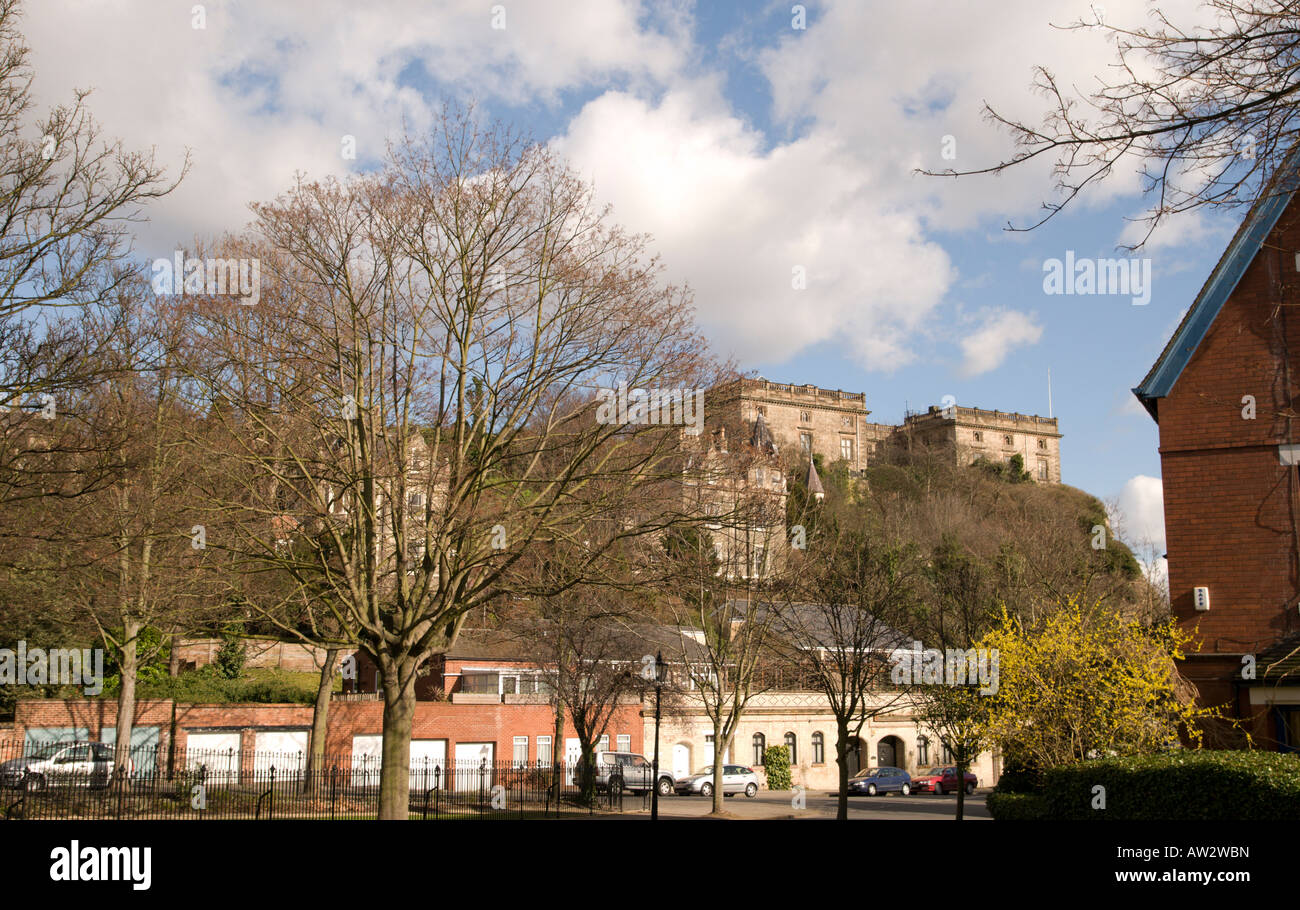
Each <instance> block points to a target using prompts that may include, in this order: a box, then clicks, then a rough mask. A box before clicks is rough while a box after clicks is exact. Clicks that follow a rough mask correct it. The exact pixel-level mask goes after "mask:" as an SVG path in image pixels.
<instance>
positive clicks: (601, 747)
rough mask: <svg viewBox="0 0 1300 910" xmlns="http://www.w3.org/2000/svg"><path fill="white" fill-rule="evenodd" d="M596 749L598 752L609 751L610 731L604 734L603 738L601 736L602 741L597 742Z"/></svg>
mask: <svg viewBox="0 0 1300 910" xmlns="http://www.w3.org/2000/svg"><path fill="white" fill-rule="evenodd" d="M596 751H597V752H608V751H609V734H608V733H606V734H604V735H603V736H601V738H600V742H598V743H597V744H596Z"/></svg>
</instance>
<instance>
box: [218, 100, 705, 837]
mask: <svg viewBox="0 0 1300 910" xmlns="http://www.w3.org/2000/svg"><path fill="white" fill-rule="evenodd" d="M255 211H256V216H257V217H256V222H255V225H254V238H255V240H254V241H250V242H249V243H248V244H247V245H246V247H245V249H246V251H247V255H253V256H257V257H258V258H259V260H260V261H261V273H262V275H263V277H264V279H268V277H269V280H268V281H267V285H269V286H266V285H264V287H263V289H262V293H261V298H260V302H259V304H258V305H257V306H253V307H242V306H240V305H239V304H238V303H227V305H226V306H224V307H223V306H220V305H217V306H213V307H211V308H205V309H204V311H203V314H204V316H203V318H204V320H205V325H204V328H203V330H202V332H201V338H200V340H199V342H198V344H197V346H196V363H198V364H199V365H198V366H196V368H195V370H196V375H198V376H200V377H201V379H202V382H203V383H204V385H205V387H206V392H207V395H208V397H209V399H210V400H211V401H212V402H213V408H212V413H213V416H214V419H215V420H217V421H219V422H220V423H221V424H222V426H223V427H224V428H225V431H226V434H225V435H226V442H225V444H224V445H223V446H222V447H221V458H220V459H217V460H215V461H214V465H213V471H212V476H211V478H210V480H209V484H210V486H211V488H212V490H213V491H214V492H213V494H212V497H211V501H212V502H213V504H214V508H216V509H219V510H220V511H221V512H222V516H221V518H220V520H219V521H218V524H219V525H220V528H221V530H220V531H219V532H218V533H216V534H214V535H211V536H210V537H209V540H210V542H211V541H212V540H213V537H216V538H217V542H216V544H214V545H217V546H220V547H223V548H226V549H227V550H228V551H229V552H230V553H232V554H233V555H234V557H235V558H236V559H237V560H238V561H240V563H241V564H242V565H243V567H244V568H245V569H247V570H249V571H253V570H257V569H259V568H260V569H265V570H271V571H279V572H284V573H287V574H288V575H289V576H290V577H292V578H293V579H294V580H295V582H296V583H297V584H298V585H299V586H301V587H302V588H304V589H308V588H310V589H311V590H312V591H316V590H320V591H328V596H324V597H322V598H321V603H322V607H323V609H324V610H325V611H327V612H328V613H329V614H330V618H331V620H332V621H333V622H334V623H336V627H337V629H338V630H339V632H338V639H341V640H342V641H345V642H347V641H354V642H356V643H357V645H358V646H359V647H360V649H361V650H363V651H364V652H365V653H366V654H367V655H369V656H370V657H371V658H372V659H374V661H375V663H376V665H377V666H378V668H379V672H380V675H381V682H382V688H383V695H384V744H383V759H382V769H381V783H380V791H381V796H380V803H381V808H380V815H381V817H384V818H398V817H404V816H405V815H406V812H407V805H408V797H409V793H408V784H407V776H408V755H409V741H410V731H411V720H412V716H413V713H414V707H415V694H414V688H413V686H414V682H415V679H416V677H417V675H418V673H419V672H420V670H421V668H422V667H423V666H424V665H425V663H426V662H427V661H428V659H429V658H430V657H431V656H432V655H434V654H437V653H440V652H442V651H445V649H446V648H448V647H449V646H450V645H451V644H452V643H454V641H455V639H456V635H457V633H458V632H459V630H460V628H461V625H462V624H463V622H464V619H465V616H466V615H467V614H468V613H469V612H470V611H472V610H474V609H476V608H478V607H480V606H483V605H485V604H487V603H489V602H491V601H493V600H495V599H497V598H500V597H503V596H506V595H508V594H509V593H510V592H511V591H512V590H513V588H512V585H513V583H514V582H513V579H514V577H515V576H514V575H513V574H512V568H513V567H514V566H515V564H516V563H517V562H518V561H519V560H520V559H521V558H522V557H523V555H524V554H525V553H527V552H528V551H529V550H530V548H532V547H533V546H534V544H536V543H538V542H548V541H555V540H562V541H571V542H575V543H578V544H580V545H581V546H582V547H583V548H584V550H585V552H586V558H585V561H584V562H583V564H582V565H583V571H584V574H585V575H588V576H590V577H592V578H595V579H598V578H599V577H600V576H601V566H602V557H603V555H604V554H605V553H606V552H608V551H609V550H610V549H611V548H612V547H614V546H615V545H616V544H618V542H620V541H623V540H627V539H633V538H636V537H638V536H642V535H648V534H653V533H658V532H659V531H660V530H662V528H664V527H666V526H668V525H670V524H671V523H672V522H673V521H674V518H675V513H680V511H681V509H680V505H679V504H678V503H677V502H676V501H675V500H673V499H671V498H669V497H661V504H660V505H659V506H658V507H656V508H653V509H644V508H643V509H641V510H639V511H634V510H633V509H631V508H624V507H623V505H624V504H625V503H628V502H631V501H635V502H637V503H640V504H642V505H644V504H645V503H646V502H648V501H649V500H647V499H645V498H644V497H643V496H642V494H641V491H642V490H644V489H645V488H647V487H649V486H656V485H662V484H664V483H667V482H671V481H675V482H679V481H680V473H681V464H680V458H679V457H678V453H679V448H680V445H679V439H680V437H681V435H682V432H683V430H682V428H680V427H664V426H661V425H650V424H649V423H648V422H647V423H638V422H636V421H633V420H630V419H614V420H602V419H601V416H602V415H601V412H600V410H599V408H598V407H597V404H598V401H599V399H600V396H598V395H597V394H596V392H597V390H598V389H601V388H609V387H613V386H616V385H617V384H618V383H620V382H623V383H626V385H627V387H628V388H637V387H645V388H667V389H687V390H689V389H700V388H704V387H705V386H706V385H707V384H709V382H710V381H711V380H712V379H713V378H715V374H716V370H715V368H714V366H713V364H712V362H711V361H710V360H709V359H708V358H707V357H706V356H705V354H704V345H703V343H702V341H701V339H700V338H699V336H698V335H697V334H696V333H695V331H694V330H693V328H692V326H691V312H690V308H689V306H688V305H687V304H688V300H687V298H686V297H685V296H684V294H683V293H682V292H681V291H680V290H678V289H675V288H672V287H666V286H664V285H663V284H662V283H661V281H660V279H659V268H658V266H657V264H656V263H655V262H654V261H653V260H648V259H647V258H646V257H645V255H644V240H643V238H640V237H636V236H632V235H628V234H626V233H625V232H623V231H622V230H621V229H619V228H617V227H614V226H612V225H611V224H610V223H609V221H608V213H607V212H604V211H600V210H597V209H595V208H593V206H592V204H591V196H590V191H589V190H588V189H587V188H586V187H585V186H583V185H582V183H581V182H580V181H578V180H577V179H576V178H574V177H573V175H572V174H571V173H569V172H568V171H567V170H566V169H565V168H564V166H563V165H562V164H561V163H560V162H559V161H557V160H556V159H555V158H554V157H553V156H552V154H551V153H550V152H549V151H548V150H546V149H545V148H542V147H539V146H529V145H527V144H525V143H523V142H522V141H520V140H518V139H517V138H515V137H513V136H511V135H509V134H508V133H507V132H505V131H504V130H502V129H481V128H479V127H478V126H476V123H475V119H474V117H473V116H472V114H471V113H456V112H448V113H447V114H446V115H445V116H444V117H443V119H442V120H441V121H440V122H439V123H438V125H437V126H436V127H435V129H434V131H433V134H432V136H431V137H430V138H429V139H428V140H425V141H416V140H413V139H408V140H406V141H405V142H404V143H403V144H401V145H399V146H397V147H395V148H394V149H393V150H392V152H391V155H390V160H389V164H388V166H387V167H386V169H385V170H383V171H382V172H381V173H378V174H375V175H371V176H367V177H360V178H356V179H355V180H352V181H350V182H348V183H346V184H341V183H336V182H325V183H319V184H309V183H299V184H298V185H297V186H295V187H294V189H293V190H291V191H290V192H289V193H288V194H286V195H285V196H284V197H282V198H281V199H279V200H277V201H276V202H274V203H270V204H266V205H259V206H257V207H256V208H255ZM679 404H680V402H679ZM679 410H680V407H679ZM217 462H219V464H218V463H217ZM232 478H233V482H232ZM217 491H223V492H217ZM607 514H622V515H627V516H629V518H628V520H627V521H626V522H625V523H622V524H618V525H615V524H612V523H608V522H606V523H604V524H603V525H601V523H600V522H599V518H600V517H601V516H603V515H607ZM593 527H601V528H602V529H603V530H602V533H601V534H591V533H589V531H590V529H591V528H593ZM304 547H305V549H304ZM279 607H280V605H279V604H269V605H262V606H260V607H259V610H262V611H263V615H265V616H267V617H268V618H269V619H271V620H273V621H280V622H282V620H278V619H277V616H278V615H279V614H280V609H279ZM282 626H283V627H284V628H285V631H286V632H288V633H289V634H291V635H295V636H298V637H300V638H302V639H303V640H308V641H315V642H320V643H322V644H328V643H329V642H328V641H325V639H326V638H329V636H327V635H326V634H325V632H324V630H323V629H322V628H320V627H317V628H308V629H303V628H300V627H297V626H294V627H290V625H289V624H287V623H283V622H282ZM332 640H333V639H332Z"/></svg>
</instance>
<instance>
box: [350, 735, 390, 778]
mask: <svg viewBox="0 0 1300 910" xmlns="http://www.w3.org/2000/svg"><path fill="white" fill-rule="evenodd" d="M383 747H384V737H383V736H381V735H380V734H378V733H376V734H373V735H371V734H363V735H361V736H354V737H352V786H354V787H377V786H379V765H380V762H381V761H382V760H383V754H384V753H383Z"/></svg>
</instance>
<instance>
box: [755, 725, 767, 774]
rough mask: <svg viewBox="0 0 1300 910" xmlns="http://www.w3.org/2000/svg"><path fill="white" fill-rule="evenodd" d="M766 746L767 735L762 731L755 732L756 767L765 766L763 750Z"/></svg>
mask: <svg viewBox="0 0 1300 910" xmlns="http://www.w3.org/2000/svg"><path fill="white" fill-rule="evenodd" d="M766 748H767V737H765V736H764V735H763V734H762V733H755V734H754V765H755V766H756V767H760V768H761V767H762V766H763V752H764V750H765V749H766Z"/></svg>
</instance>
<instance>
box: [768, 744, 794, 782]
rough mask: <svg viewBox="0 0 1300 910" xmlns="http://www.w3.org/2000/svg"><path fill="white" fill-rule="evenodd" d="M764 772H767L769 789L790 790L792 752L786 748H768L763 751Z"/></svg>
mask: <svg viewBox="0 0 1300 910" xmlns="http://www.w3.org/2000/svg"><path fill="white" fill-rule="evenodd" d="M763 770H765V771H766V772H767V789H769V790H789V789H790V786H791V782H790V750H789V749H787V748H786V747H785V746H768V747H767V748H766V749H765V750H764V751H763Z"/></svg>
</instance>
